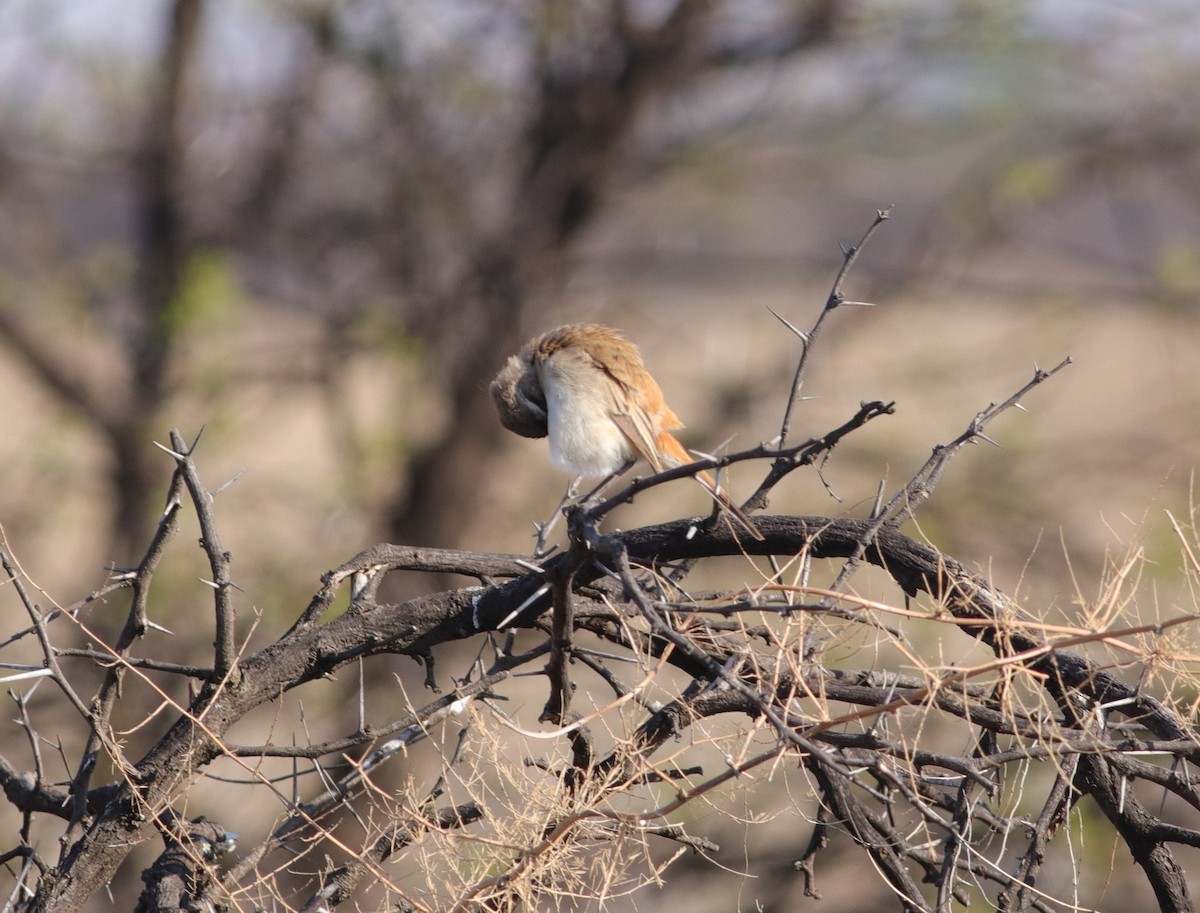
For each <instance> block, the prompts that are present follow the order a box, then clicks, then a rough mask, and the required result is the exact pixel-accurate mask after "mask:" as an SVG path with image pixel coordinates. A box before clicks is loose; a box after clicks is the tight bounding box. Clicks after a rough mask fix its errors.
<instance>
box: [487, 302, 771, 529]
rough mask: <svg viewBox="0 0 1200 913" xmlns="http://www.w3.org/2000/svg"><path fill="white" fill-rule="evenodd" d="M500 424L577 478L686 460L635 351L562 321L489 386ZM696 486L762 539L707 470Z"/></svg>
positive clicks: (605, 331) (601, 331)
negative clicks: (641, 463)
mask: <svg viewBox="0 0 1200 913" xmlns="http://www.w3.org/2000/svg"><path fill="white" fill-rule="evenodd" d="M491 394H492V399H493V401H494V402H495V405H496V412H497V414H498V415H499V417H500V424H501V425H503V426H504V427H505V428H507V429H508V430H509V431H512V432H515V433H516V434H519V435H521V436H522V437H528V438H544V437H548V438H549V442H550V459H551V460H552V461H553V462H554V465H556V466H558V467H559V468H560V469H564V470H566V471H568V472H571V473H574V474H575V475H576V476H578V477H597V476H604V477H612V476H614V475H619V474H620V473H621V472H624V471H625V470H626V469H628V468H629V467H630V466H632V465H633V464H634V463H635V462H636V461H637V460H638V459H642V460H645V461H646V462H647V463H648V464H649V465H650V467H651V469H653V470H654V471H655V472H663V471H665V470H667V469H670V468H672V467H675V466H681V465H683V464H685V463H691V462H694V460H693V458H692V456H691V454H689V453H688V452H687V450H686V449H684V446H683V445H682V444H681V443H679V441H678V440H677V439H676V437H675V436H674V435H673V434H671V432H672V431H675V430H678V429H679V428H682V427H683V422H681V421H680V420H679V417H678V416H677V415H676V414H675V413H674V412H672V411H671V408H670V407H669V406H668V405H667V403H666V400H664V399H663V393H662V389H661V388H660V387H659V385H658V382H657V381H655V379H654V378H653V377H652V376H651V374H650V372H649V371H647V370H646V365H645V363H644V362H643V361H642V354H641V352H639V351H638V348H637V346H635V345H634V344H633V343H632V342H630V341H629V340H627V339H626V338H625V337H624V336H623V335H621V333H620V331H618V330H615V329H612V328H611V327H606V326H598V325H596V324H568V325H566V326H561V327H558V328H557V329H554V330H550V331H549V332H547V333H543V334H542V335H540V336H535V337H534V338H533V339H531V340H530V341H529V342H527V343H526V344H525V345H524V346H523V347H522V348H521V351H520V352H519V353H518V354H516V355H513V356H510V357H509V359H508V360H507V362H506V363H505V365H504V367H503V368H502V369H501V370H500V373H499V374H497V375H496V378H495V380H493V381H492V384H491ZM695 478H696V481H698V482H699V483H700V484H701V485H703V486H704V488H705V489H707V490H708V493H709V494H710V495H711V496H712V497H713V498H714V499H715V500H716V501H717V502H718V503H720V505H721V506H722V507H724V508H725V509H726V510H728V511H729V512H730V513H731V514H733V516H734V517H736V518H737V520H738V522H739V523H740V524H741V525H742V526H743V527H745V529H746V531H747V532H748V533H750V534H751V535H752V536H753V537H754V538H756V539H760V540H761V539H762V538H763V535H762V533H761V532H759V530H758V529H757V528H756V527H755V525H754V523H753V522H752V521H751V520H750V518H749V517H747V516H746V514H745V513H744V512H743V511H742V510H741V509H739V508H738V507H737V505H735V504H734V503H733V502H732V501H730V500H729V498H728V497H726V495H725V493H724V492H723V491H722V490H721V488H720V486H719V485H718V484H717V481H716V480H715V479H714V478H713V477H712V476H711V475H709V474H708V473H707V472H703V471H701V472H698V473H696V476H695Z"/></svg>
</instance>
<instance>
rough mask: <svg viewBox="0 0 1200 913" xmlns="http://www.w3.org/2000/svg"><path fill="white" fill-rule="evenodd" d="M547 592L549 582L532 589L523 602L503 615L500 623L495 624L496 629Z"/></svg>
mask: <svg viewBox="0 0 1200 913" xmlns="http://www.w3.org/2000/svg"><path fill="white" fill-rule="evenodd" d="M549 592H550V584H548V583H543V584H542V585H541V586H540V587H538V588H537V590H535V591H534V593H533V595H532V596H530V597H529V598H528V599H526V600H525V601H524V602H523V603H521V604H520V605H519V606H517V607H516V608H515V609H513V610H512V611H511V612H509V613H508V614H507V615H505V616H504V620H503V621H501V622H500V624H498V625H496V630H501V629H503V628H506V627H508V624H509V622H511V621H512V620H513V619H514V618H516V617H517V616H518V615H520V614H521V613H522V612H524V611H525V610H526V609H527V608H529V607H530V606H531V605H533V604H534V603H535V602H537V601H538V600H539V599H541V598H542V597H543V596H545V595H546V594H547V593H549Z"/></svg>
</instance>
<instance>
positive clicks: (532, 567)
mask: <svg viewBox="0 0 1200 913" xmlns="http://www.w3.org/2000/svg"><path fill="white" fill-rule="evenodd" d="M517 564H518V565H520V566H521V567H523V568H525V570H527V571H533V572H534V573H535V574H544V573H546V569H545V568H544V567H542V566H541V565H540V564H535V563H534V562H532V561H526V560H525V559H524V558H518V559H517Z"/></svg>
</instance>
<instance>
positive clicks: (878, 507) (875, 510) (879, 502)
mask: <svg viewBox="0 0 1200 913" xmlns="http://www.w3.org/2000/svg"><path fill="white" fill-rule="evenodd" d="M882 512H883V479H880V480H879V487H878V488H876V489H875V506H874V507H872V508H871V519H872V520H875V519H877V518H878V517H879V516H880V514H881V513H882Z"/></svg>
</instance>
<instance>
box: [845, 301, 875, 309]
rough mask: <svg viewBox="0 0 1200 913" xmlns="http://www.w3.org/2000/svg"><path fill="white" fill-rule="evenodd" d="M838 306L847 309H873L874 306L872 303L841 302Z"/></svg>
mask: <svg viewBox="0 0 1200 913" xmlns="http://www.w3.org/2000/svg"><path fill="white" fill-rule="evenodd" d="M839 304H840V305H841V306H842V307H849V308H873V307H875V306H876V305H875V302H874V301H841V302H839Z"/></svg>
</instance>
